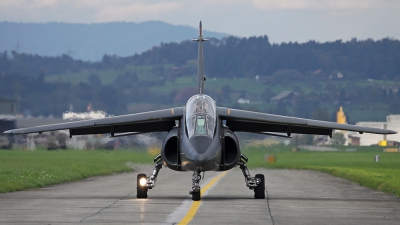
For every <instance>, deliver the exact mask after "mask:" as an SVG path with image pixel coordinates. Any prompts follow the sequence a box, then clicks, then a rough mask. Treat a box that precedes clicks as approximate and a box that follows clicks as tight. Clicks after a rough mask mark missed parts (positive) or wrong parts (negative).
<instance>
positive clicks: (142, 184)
mask: <svg viewBox="0 0 400 225" xmlns="http://www.w3.org/2000/svg"><path fill="white" fill-rule="evenodd" d="M154 163H155V165H154V169H153V173H152V174H151V176H150V177H146V174H142V173H141V174H138V176H137V187H136V189H137V194H136V197H138V198H147V191H148V189H152V188H153V187H154V186H156V181H157V176H158V173H159V172H160V170H161V168H162V159H161V154H158V155H157V156H156V157H155V158H154Z"/></svg>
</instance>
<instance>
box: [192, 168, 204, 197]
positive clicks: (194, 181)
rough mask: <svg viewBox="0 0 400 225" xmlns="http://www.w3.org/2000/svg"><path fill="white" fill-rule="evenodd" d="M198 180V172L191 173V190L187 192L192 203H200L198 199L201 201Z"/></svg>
mask: <svg viewBox="0 0 400 225" xmlns="http://www.w3.org/2000/svg"><path fill="white" fill-rule="evenodd" d="M200 180H201V176H200V171H198V170H195V171H193V175H192V189H191V190H190V192H189V194H191V195H192V200H193V201H200V199H201V194H200Z"/></svg>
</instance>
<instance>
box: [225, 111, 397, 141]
mask: <svg viewBox="0 0 400 225" xmlns="http://www.w3.org/2000/svg"><path fill="white" fill-rule="evenodd" d="M217 113H218V115H219V117H220V118H221V119H222V120H226V126H228V127H229V128H230V129H231V130H232V131H243V132H252V133H263V132H276V133H287V135H288V136H290V135H291V134H292V133H297V134H320V135H329V136H332V130H348V131H356V132H359V133H361V134H362V133H364V132H365V133H374V134H396V133H397V132H396V131H392V130H385V129H379V128H371V127H363V126H355V125H349V124H339V123H332V122H325V121H319V120H310V119H303V118H296V117H289V116H279V115H273V114H267V113H258V112H251V111H245V110H238V109H230V108H224V107H217Z"/></svg>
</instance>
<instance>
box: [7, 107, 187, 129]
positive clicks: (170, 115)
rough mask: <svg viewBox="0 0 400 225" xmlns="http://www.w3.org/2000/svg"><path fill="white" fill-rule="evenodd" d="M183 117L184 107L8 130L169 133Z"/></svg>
mask: <svg viewBox="0 0 400 225" xmlns="http://www.w3.org/2000/svg"><path fill="white" fill-rule="evenodd" d="M182 115H183V107H178V108H171V109H163V110H157V111H150V112H143V113H136V114H129V115H123V116H115V117H109V118H102V119H92V120H84V121H74V122H67V123H58V124H52V125H45V126H37V127H30V128H21V129H14V130H8V131H6V132H4V133H8V134H28V133H42V132H46V131H55V130H67V129H69V131H70V136H73V135H83V134H106V133H110V134H111V136H114V134H117V133H126V132H157V131H169V130H171V129H172V127H174V126H175V120H178V119H180V118H181V117H182Z"/></svg>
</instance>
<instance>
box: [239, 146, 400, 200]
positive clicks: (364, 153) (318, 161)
mask: <svg viewBox="0 0 400 225" xmlns="http://www.w3.org/2000/svg"><path fill="white" fill-rule="evenodd" d="M289 148H290V147H285V146H279V145H278V146H271V147H266V148H252V149H246V150H245V151H244V154H245V155H246V156H247V157H248V158H249V164H248V165H249V167H251V168H255V167H265V168H270V169H302V170H315V171H321V172H324V173H328V174H331V175H333V176H337V177H341V178H345V179H348V180H350V181H353V182H356V183H358V184H360V185H362V186H365V187H369V188H371V189H374V190H378V191H383V192H386V193H390V194H395V195H397V196H400V153H385V152H382V148H380V147H358V146H357V147H347V148H352V149H354V148H356V149H357V151H356V152H346V151H338V152H308V151H302V152H290V151H289ZM339 149H340V150H344V149H345V147H341V148H339ZM268 154H272V155H275V156H276V158H277V161H276V162H275V163H266V161H265V155H268ZM375 155H380V161H379V162H378V163H376V162H374V156H375Z"/></svg>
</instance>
